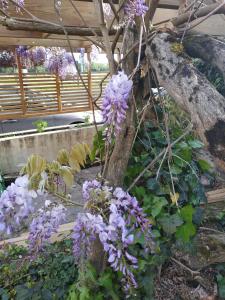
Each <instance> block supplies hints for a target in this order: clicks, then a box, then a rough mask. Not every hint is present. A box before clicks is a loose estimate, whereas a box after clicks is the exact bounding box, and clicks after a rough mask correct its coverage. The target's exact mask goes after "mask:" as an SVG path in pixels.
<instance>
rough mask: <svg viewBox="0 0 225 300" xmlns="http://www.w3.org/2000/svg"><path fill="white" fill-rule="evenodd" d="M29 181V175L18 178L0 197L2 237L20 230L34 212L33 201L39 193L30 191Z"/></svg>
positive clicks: (0, 231)
mask: <svg viewBox="0 0 225 300" xmlns="http://www.w3.org/2000/svg"><path fill="white" fill-rule="evenodd" d="M28 185H29V179H28V176H27V175H24V176H22V177H18V178H17V179H16V181H15V183H12V184H11V185H10V186H8V187H7V189H6V190H5V191H4V192H3V193H2V195H1V197H0V236H1V233H2V234H3V233H6V234H7V235H9V234H11V233H12V232H14V231H16V230H18V228H19V226H20V225H21V224H22V222H23V221H24V219H26V218H27V217H28V216H29V215H30V214H31V213H32V211H33V208H32V207H33V206H32V203H33V199H34V198H36V197H37V193H36V192H35V191H33V190H29V189H28Z"/></svg>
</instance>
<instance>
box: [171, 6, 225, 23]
mask: <svg viewBox="0 0 225 300" xmlns="http://www.w3.org/2000/svg"><path fill="white" fill-rule="evenodd" d="M224 4H225V1H223V3H221V4H220V5H218V3H216V4H211V5H207V6H205V7H203V8H201V9H199V11H198V12H197V13H196V14H195V15H193V16H192V17H191V19H190V21H193V20H194V19H197V18H201V17H205V16H207V17H208V15H213V14H216V13H217V14H224V13H225V5H224ZM189 16H190V13H189V12H186V13H184V14H181V15H180V16H178V17H176V18H173V19H172V20H171V22H172V24H173V25H174V26H176V27H177V26H180V25H183V24H184V23H186V22H187V21H188V19H189Z"/></svg>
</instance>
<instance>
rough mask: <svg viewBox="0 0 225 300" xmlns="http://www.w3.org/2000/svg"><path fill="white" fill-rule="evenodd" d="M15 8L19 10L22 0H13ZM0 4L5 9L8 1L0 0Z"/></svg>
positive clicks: (22, 3)
mask: <svg viewBox="0 0 225 300" xmlns="http://www.w3.org/2000/svg"><path fill="white" fill-rule="evenodd" d="M15 3H16V4H17V5H15V9H16V11H17V12H20V7H23V6H24V0H15ZM0 6H1V8H2V9H3V10H4V11H5V10H7V9H8V7H9V1H8V0H0Z"/></svg>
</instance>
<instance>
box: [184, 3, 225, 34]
mask: <svg viewBox="0 0 225 300" xmlns="http://www.w3.org/2000/svg"><path fill="white" fill-rule="evenodd" d="M221 9H223V14H224V13H225V1H223V3H221V4H220V5H219V6H218V7H216V8H215V9H214V10H212V11H211V12H209V13H208V14H207V15H206V16H205V17H204V18H202V19H201V20H199V21H197V22H195V23H194V24H193V25H192V26H190V27H189V28H188V30H191V29H193V28H194V27H196V26H198V25H200V24H201V23H202V22H204V21H205V20H207V19H208V18H209V17H211V16H212V15H215V14H218V13H222V12H220V10H221Z"/></svg>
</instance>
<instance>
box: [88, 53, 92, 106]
mask: <svg viewBox="0 0 225 300" xmlns="http://www.w3.org/2000/svg"><path fill="white" fill-rule="evenodd" d="M87 59H88V90H89V94H90V95H88V100H89V105H90V110H92V107H93V103H92V100H93V98H92V84H91V53H90V50H89V49H88V51H87Z"/></svg>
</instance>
